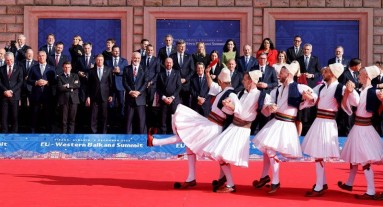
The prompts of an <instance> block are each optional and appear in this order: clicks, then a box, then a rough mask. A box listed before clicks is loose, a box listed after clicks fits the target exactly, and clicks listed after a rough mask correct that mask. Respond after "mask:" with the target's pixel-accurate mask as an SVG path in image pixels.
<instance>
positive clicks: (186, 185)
mask: <svg viewBox="0 0 383 207" xmlns="http://www.w3.org/2000/svg"><path fill="white" fill-rule="evenodd" d="M196 185H197V181H196V180H192V181H190V182H184V183H180V182H175V183H174V188H175V189H187V188H189V187H194V186H196Z"/></svg>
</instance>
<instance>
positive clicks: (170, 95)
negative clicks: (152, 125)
mask: <svg viewBox="0 0 383 207" xmlns="http://www.w3.org/2000/svg"><path fill="white" fill-rule="evenodd" d="M165 67H166V70H165V71H161V72H160V74H159V75H158V78H157V93H158V95H159V98H160V108H161V128H160V133H162V134H166V133H169V134H170V133H173V132H172V128H171V118H172V116H171V115H172V114H174V112H175V111H176V108H177V105H178V104H179V103H180V97H179V93H180V91H181V88H182V83H181V75H180V73H179V71H178V70H175V69H173V59H172V58H166V59H165Z"/></svg>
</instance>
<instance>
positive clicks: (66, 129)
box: [60, 103, 78, 134]
mask: <svg viewBox="0 0 383 207" xmlns="http://www.w3.org/2000/svg"><path fill="white" fill-rule="evenodd" d="M77 106H78V104H71V103H67V104H63V105H60V112H61V129H62V133H64V134H66V133H68V134H73V133H74V126H75V123H76V114H77Z"/></svg>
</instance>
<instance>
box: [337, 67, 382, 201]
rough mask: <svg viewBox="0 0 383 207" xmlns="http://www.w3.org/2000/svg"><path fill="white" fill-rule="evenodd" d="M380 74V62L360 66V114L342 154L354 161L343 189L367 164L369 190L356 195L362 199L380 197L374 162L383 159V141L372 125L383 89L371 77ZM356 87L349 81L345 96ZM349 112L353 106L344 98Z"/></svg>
mask: <svg viewBox="0 0 383 207" xmlns="http://www.w3.org/2000/svg"><path fill="white" fill-rule="evenodd" d="M379 74H380V70H379V68H378V67H377V66H375V65H374V66H369V67H365V68H363V69H362V70H360V73H359V77H358V79H359V83H361V84H362V88H361V92H360V99H359V100H358V101H357V103H356V104H355V105H354V106H356V107H357V109H356V111H355V112H354V113H355V115H356V118H355V124H354V126H353V127H352V128H351V130H350V133H349V134H348V136H347V141H346V143H345V144H344V147H343V149H342V153H341V155H340V157H341V158H342V159H343V160H344V161H345V162H349V163H350V164H351V169H350V174H349V177H348V180H347V182H346V183H343V182H341V181H339V182H338V186H339V187H340V188H341V189H343V190H348V191H352V186H353V184H354V179H355V176H356V172H357V170H358V164H361V165H362V166H363V172H364V176H365V178H366V181H367V191H366V193H364V194H362V195H355V198H357V199H362V200H374V199H378V198H377V195H375V194H376V192H375V185H374V172H373V171H372V168H371V164H372V163H374V162H379V161H382V158H383V142H382V140H381V138H380V136H379V134H378V132H377V131H376V130H375V128H374V127H373V126H372V123H371V117H372V115H373V113H376V112H377V111H378V108H379V106H380V105H381V104H382V103H381V102H382V100H383V92H382V91H380V90H377V89H376V88H374V87H372V85H371V80H372V79H374V78H375V77H377V76H378V75H379ZM353 87H355V86H354V85H353V83H349V84H348V86H347V90H346V92H345V94H344V98H346V97H347V96H350V94H351V89H352V88H353ZM342 105H343V107H344V108H345V109H346V110H345V111H346V113H348V114H352V113H353V111H352V109H351V106H350V104H349V103H347V102H345V101H344V102H342Z"/></svg>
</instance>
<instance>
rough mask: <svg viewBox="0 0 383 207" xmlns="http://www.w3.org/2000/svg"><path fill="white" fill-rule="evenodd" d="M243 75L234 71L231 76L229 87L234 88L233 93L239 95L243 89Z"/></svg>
mask: <svg viewBox="0 0 383 207" xmlns="http://www.w3.org/2000/svg"><path fill="white" fill-rule="evenodd" d="M242 79H243V73H241V72H239V71H237V70H234V72H233V75H232V76H231V86H232V87H233V88H234V91H235V93H239V92H240V91H241V90H242V89H243V88H244V87H243V84H242Z"/></svg>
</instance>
